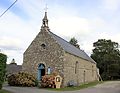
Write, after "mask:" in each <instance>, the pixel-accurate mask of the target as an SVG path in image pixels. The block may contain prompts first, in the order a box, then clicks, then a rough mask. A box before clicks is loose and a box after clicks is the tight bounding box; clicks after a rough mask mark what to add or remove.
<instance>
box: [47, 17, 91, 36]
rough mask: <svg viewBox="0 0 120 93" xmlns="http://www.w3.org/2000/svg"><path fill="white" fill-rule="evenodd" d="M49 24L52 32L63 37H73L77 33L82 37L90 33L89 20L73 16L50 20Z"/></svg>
mask: <svg viewBox="0 0 120 93" xmlns="http://www.w3.org/2000/svg"><path fill="white" fill-rule="evenodd" d="M49 24H50V28H51V30H52V31H54V32H56V33H58V34H61V35H65V36H75V35H76V34H78V33H79V34H81V35H84V34H88V33H90V32H91V27H90V25H91V24H90V20H88V19H85V18H80V17H75V16H72V17H71V16H68V17H61V18H59V19H52V20H51V21H50V23H49Z"/></svg>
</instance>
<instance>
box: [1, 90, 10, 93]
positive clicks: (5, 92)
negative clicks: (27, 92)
mask: <svg viewBox="0 0 120 93" xmlns="http://www.w3.org/2000/svg"><path fill="white" fill-rule="evenodd" d="M0 93H12V92H9V91H7V90H4V89H2V90H0Z"/></svg>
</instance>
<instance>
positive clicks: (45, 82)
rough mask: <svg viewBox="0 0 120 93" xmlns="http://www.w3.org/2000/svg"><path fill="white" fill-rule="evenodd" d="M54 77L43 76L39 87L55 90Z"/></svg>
mask: <svg viewBox="0 0 120 93" xmlns="http://www.w3.org/2000/svg"><path fill="white" fill-rule="evenodd" d="M54 80H55V76H54V75H45V76H43V77H42V80H41V87H43V88H55V81H54Z"/></svg>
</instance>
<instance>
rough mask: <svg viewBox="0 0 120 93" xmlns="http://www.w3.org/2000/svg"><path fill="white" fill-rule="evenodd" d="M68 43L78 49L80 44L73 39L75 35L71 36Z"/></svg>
mask: <svg viewBox="0 0 120 93" xmlns="http://www.w3.org/2000/svg"><path fill="white" fill-rule="evenodd" d="M69 43H70V44H72V45H74V46H75V47H77V48H79V49H80V45H79V44H78V41H77V39H75V37H73V38H71V39H70V41H69Z"/></svg>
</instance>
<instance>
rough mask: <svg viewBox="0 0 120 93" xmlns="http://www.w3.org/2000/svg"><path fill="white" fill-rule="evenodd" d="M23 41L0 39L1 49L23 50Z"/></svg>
mask: <svg viewBox="0 0 120 93" xmlns="http://www.w3.org/2000/svg"><path fill="white" fill-rule="evenodd" d="M20 46H21V41H20V40H19V39H17V38H10V37H2V38H0V48H2V49H5V50H21V49H22V48H21V47H20Z"/></svg>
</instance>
